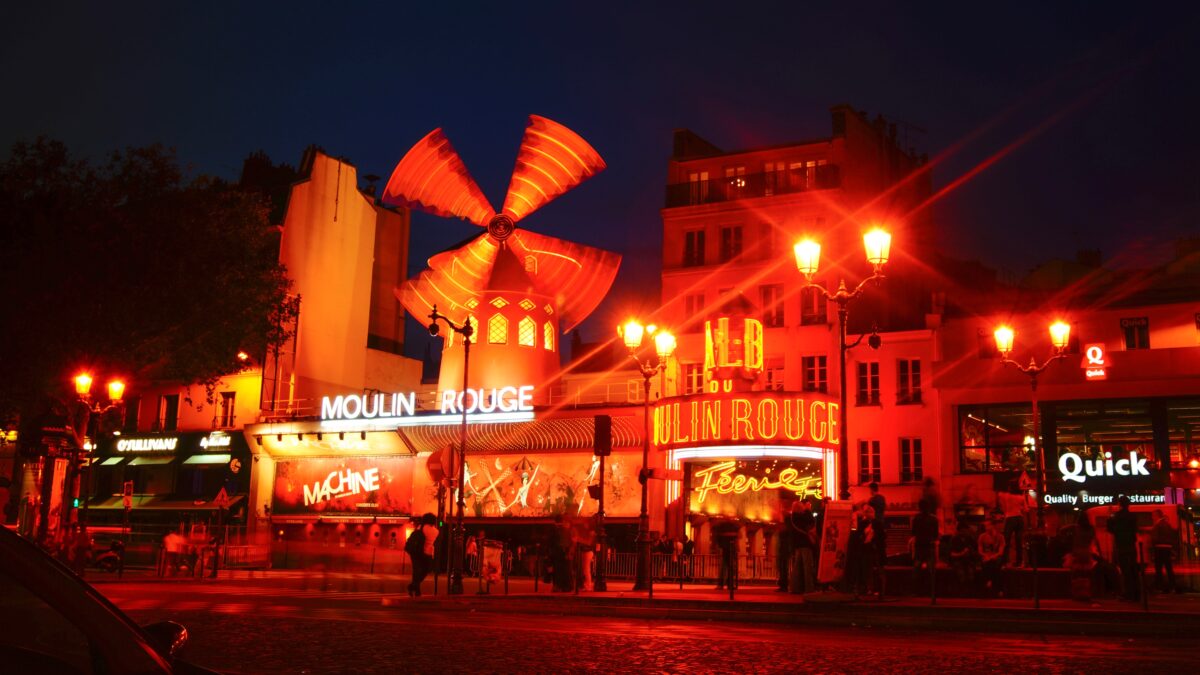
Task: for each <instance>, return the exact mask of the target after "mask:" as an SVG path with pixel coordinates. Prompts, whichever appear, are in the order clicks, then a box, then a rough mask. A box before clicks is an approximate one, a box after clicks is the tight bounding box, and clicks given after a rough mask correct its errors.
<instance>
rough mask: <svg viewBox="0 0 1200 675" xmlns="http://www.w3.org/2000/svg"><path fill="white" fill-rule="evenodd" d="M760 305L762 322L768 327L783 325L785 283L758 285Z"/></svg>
mask: <svg viewBox="0 0 1200 675" xmlns="http://www.w3.org/2000/svg"><path fill="white" fill-rule="evenodd" d="M758 299H759V305H760V306H761V307H762V322H763V326H765V327H766V328H778V327H780V326H782V325H783V284H766V285H764V286H759V287H758Z"/></svg>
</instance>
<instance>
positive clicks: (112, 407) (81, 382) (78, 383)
mask: <svg viewBox="0 0 1200 675" xmlns="http://www.w3.org/2000/svg"><path fill="white" fill-rule="evenodd" d="M91 391H92V376H91V375H90V374H88V373H80V374H78V375H76V376H75V394H76V395H77V396H78V397H79V399H78V403H77V405H78V406H79V407H80V408H81V409H82V410H83V411H86V412H85V413H84V415H85V416H86V417H85V420H84V421H83V424H82V428H83V429H84V430H85V434H90V435H91V438H92V441H93V443H94V442H96V441H97V440H98V439H99V437H100V436H101V435H103V434H104V433H105V432H107V431H108V429H107V428H105V427H106V425H107V423H108V422H107V419H106V418H108V417H109V416H110V415H112V414H116V415H118V416H119V415H121V413H122V411H123V410H124V408H123V406H124V401H123V400H122V399H124V397H125V383H124V382H122V381H121V380H115V379H114V380H110V381H109V383H108V401H109V402H108V405H107V406H101V405H100V402H99V401H93V400H92V397H91ZM92 415H95V416H96V417H97V420H98V421H97V423H96V426H95V432H92V431H91V428H92V425H91V424H90V423H89V421H90V418H91V416H92ZM118 424H119V422H118ZM79 447H80V449H81V450H82V449H83V447H84V442H83V439H82V438H81V439H80V442H79ZM77 460H78V462H77V463H76V467H77V469H76V470H77V472H78V473H77V474H76V476H75V478H79V479H80V483H82V476H81V475H80V474H82V472H83V467H82V458H77ZM79 488H80V484H79V483H74V481H73V488H72V493H73V495H75V496H77V495H78V494H79ZM84 489H85V490H86V496H84V498H83V500H82V501H83V514H82V520H83V522H84V523H87V522H88V501H89V499H90V498H91V494H92V470H91V467H90V466H89V467H88V469H87V487H86V488H84ZM68 520H69V518H68Z"/></svg>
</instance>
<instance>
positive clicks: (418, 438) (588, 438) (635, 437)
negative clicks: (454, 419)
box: [396, 416, 642, 453]
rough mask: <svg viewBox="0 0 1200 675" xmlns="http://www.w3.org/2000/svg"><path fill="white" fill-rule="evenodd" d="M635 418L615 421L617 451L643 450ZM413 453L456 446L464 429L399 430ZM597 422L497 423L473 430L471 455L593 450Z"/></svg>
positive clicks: (444, 426) (574, 419)
mask: <svg viewBox="0 0 1200 675" xmlns="http://www.w3.org/2000/svg"><path fill="white" fill-rule="evenodd" d="M640 426H641V425H640V424H639V422H638V420H636V419H635V418H634V417H629V416H625V417H618V416H614V417H613V418H612V440H613V447H614V448H622V447H624V448H633V447H640V446H641V444H642V429H641V428H640ZM396 433H397V434H399V435H400V438H402V439H403V440H404V442H405V444H406V445H408V446H409V447H410V448H411V449H412V450H413V452H418V453H421V452H433V451H435V450H440V449H442V448H444V447H446V446H447V445H452V444H457V443H458V442H459V439H460V438H461V436H460V434H461V433H462V427H461V426H459V425H457V424H436V425H429V426H421V427H401V428H399V429H397V430H396ZM595 434H596V429H595V419H594V418H592V417H568V418H553V419H543V420H535V421H532V422H497V423H495V424H476V425H471V426H470V431H469V436H468V437H467V444H468V448H469V451H470V452H473V453H477V452H522V451H531V450H591V449H592V447H593V446H594V445H595Z"/></svg>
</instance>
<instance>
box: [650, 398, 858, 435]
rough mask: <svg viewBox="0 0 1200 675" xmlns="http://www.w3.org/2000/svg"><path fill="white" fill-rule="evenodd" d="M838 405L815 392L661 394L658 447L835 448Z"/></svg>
mask: <svg viewBox="0 0 1200 675" xmlns="http://www.w3.org/2000/svg"><path fill="white" fill-rule="evenodd" d="M838 408H839V406H838V403H837V401H836V400H833V398H832V397H830V396H828V395H825V394H820V393H816V392H806V393H805V395H804V396H795V395H789V394H780V393H779V392H745V393H732V394H697V395H694V396H683V397H678V398H669V399H663V400H662V401H660V402H659V403H658V404H656V405H655V406H654V420H653V424H654V444H655V445H656V446H658V447H660V448H687V447H695V446H702V445H705V446H707V445H759V444H769V445H795V446H808V447H818V448H836V447H837V446H838V441H839V440H840V430H839V429H838Z"/></svg>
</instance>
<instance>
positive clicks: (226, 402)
mask: <svg viewBox="0 0 1200 675" xmlns="http://www.w3.org/2000/svg"><path fill="white" fill-rule="evenodd" d="M236 399H237V392H233V391H223V392H221V403H220V407H219V408H218V410H217V417H218V419H217V426H219V427H221V428H222V429H228V428H230V427H232V426H233V423H234V418H235V417H236V415H235V414H234V408H235V406H234V403H235V401H236Z"/></svg>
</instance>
